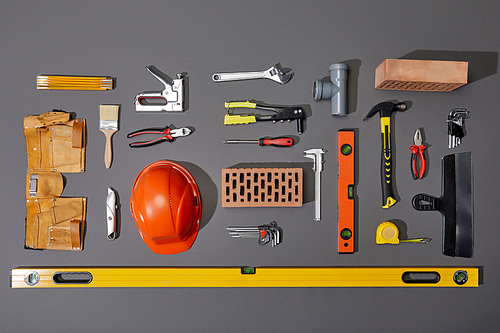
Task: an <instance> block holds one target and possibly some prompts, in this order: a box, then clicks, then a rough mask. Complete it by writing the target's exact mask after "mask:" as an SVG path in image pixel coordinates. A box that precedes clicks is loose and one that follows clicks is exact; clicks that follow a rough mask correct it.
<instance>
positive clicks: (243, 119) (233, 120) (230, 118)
mask: <svg viewBox="0 0 500 333" xmlns="http://www.w3.org/2000/svg"><path fill="white" fill-rule="evenodd" d="M255 122H257V120H256V119H255V116H242V115H233V114H226V115H225V116H224V125H237V124H250V123H255Z"/></svg>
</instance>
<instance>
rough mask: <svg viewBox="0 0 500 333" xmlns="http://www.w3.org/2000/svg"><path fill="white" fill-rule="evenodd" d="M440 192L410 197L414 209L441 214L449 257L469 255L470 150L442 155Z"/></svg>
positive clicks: (445, 250)
mask: <svg viewBox="0 0 500 333" xmlns="http://www.w3.org/2000/svg"><path fill="white" fill-rule="evenodd" d="M442 166H443V176H442V177H443V185H442V191H443V192H442V195H441V197H440V198H436V197H433V196H430V195H426V194H417V195H416V196H414V197H413V202H412V203H413V207H414V208H415V209H416V210H426V211H430V210H436V211H439V212H441V214H442V215H443V224H444V226H443V254H445V255H447V256H452V257H466V258H470V257H471V256H472V246H473V212H474V210H473V196H472V157H471V153H470V152H467V153H460V154H451V155H446V156H444V157H443V164H442Z"/></svg>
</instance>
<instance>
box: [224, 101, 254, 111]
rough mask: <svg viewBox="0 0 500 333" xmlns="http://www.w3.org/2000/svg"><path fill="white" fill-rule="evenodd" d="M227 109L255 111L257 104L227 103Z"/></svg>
mask: <svg viewBox="0 0 500 333" xmlns="http://www.w3.org/2000/svg"><path fill="white" fill-rule="evenodd" d="M224 106H225V107H226V109H235V108H247V109H255V108H256V107H257V103H251V102H250V101H246V102H226V103H224Z"/></svg>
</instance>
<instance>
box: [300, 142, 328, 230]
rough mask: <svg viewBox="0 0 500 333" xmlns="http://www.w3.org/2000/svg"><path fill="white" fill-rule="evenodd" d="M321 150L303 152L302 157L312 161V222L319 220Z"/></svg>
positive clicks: (322, 152)
mask: <svg viewBox="0 0 500 333" xmlns="http://www.w3.org/2000/svg"><path fill="white" fill-rule="evenodd" d="M324 153H325V150H323V149H321V148H315V149H309V150H305V151H304V157H307V158H310V159H312V160H313V171H314V221H320V220H321V171H323V154H324Z"/></svg>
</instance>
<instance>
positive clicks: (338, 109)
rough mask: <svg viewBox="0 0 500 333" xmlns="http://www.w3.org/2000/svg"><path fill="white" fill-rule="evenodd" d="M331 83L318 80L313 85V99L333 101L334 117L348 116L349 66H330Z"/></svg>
mask: <svg viewBox="0 0 500 333" xmlns="http://www.w3.org/2000/svg"><path fill="white" fill-rule="evenodd" d="M329 70H330V82H323V81H321V80H316V82H314V84H313V98H314V100H315V101H319V100H322V99H331V100H332V116H345V115H347V75H348V71H349V66H347V65H346V64H332V65H330V68H329Z"/></svg>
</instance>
